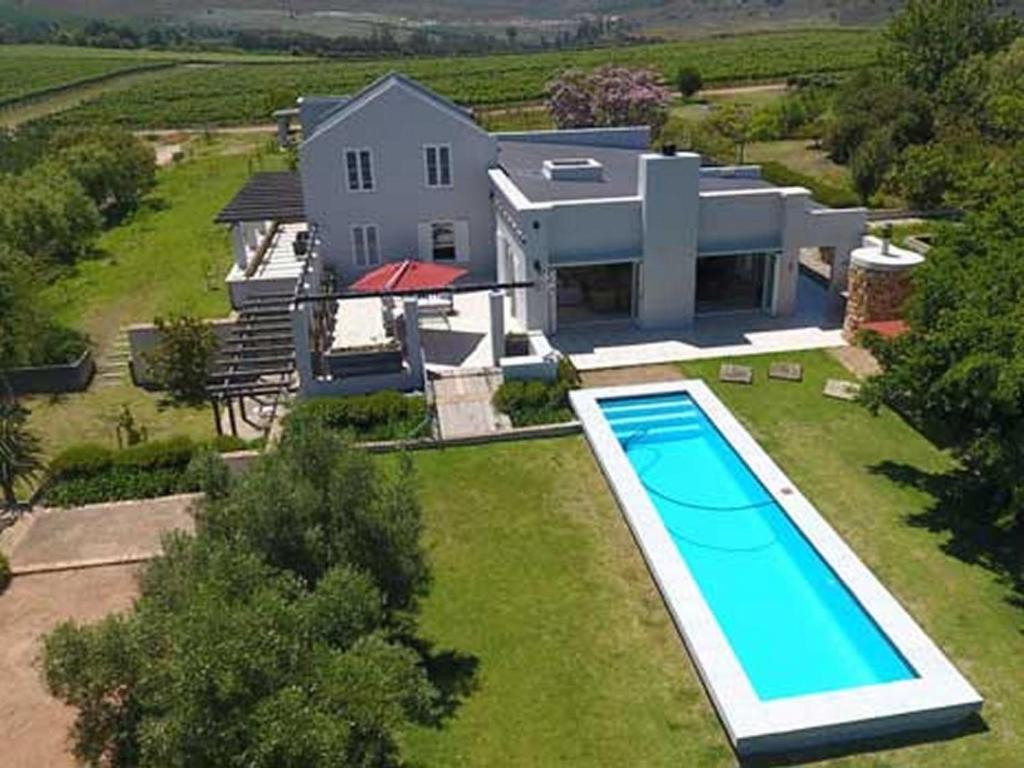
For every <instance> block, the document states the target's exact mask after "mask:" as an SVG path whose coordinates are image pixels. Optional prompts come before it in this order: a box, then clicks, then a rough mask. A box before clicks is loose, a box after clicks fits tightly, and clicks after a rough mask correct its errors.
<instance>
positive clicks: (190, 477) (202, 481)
mask: <svg viewBox="0 0 1024 768" xmlns="http://www.w3.org/2000/svg"><path fill="white" fill-rule="evenodd" d="M183 480H184V485H186V486H188V487H195V488H197V489H199V490H200V491H202V492H203V493H205V494H206V496H207V498H209V499H222V498H224V497H225V496H227V495H228V491H230V490H231V470H229V469H228V465H227V464H225V463H224V459H222V458H221V457H220V454H219V453H217V451H215V450H212V449H211V448H202V449H200V450H199V451H197V452H196V454H195V455H194V456H193V457H192V460H191V461H190V462H189V463H188V467H187V468H186V469H185V475H184V478H183Z"/></svg>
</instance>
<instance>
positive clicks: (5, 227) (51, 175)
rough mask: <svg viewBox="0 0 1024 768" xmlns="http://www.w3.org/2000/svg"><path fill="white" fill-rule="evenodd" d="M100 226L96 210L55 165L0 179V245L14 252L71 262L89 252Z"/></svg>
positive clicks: (46, 164) (41, 165)
mask: <svg viewBox="0 0 1024 768" xmlns="http://www.w3.org/2000/svg"><path fill="white" fill-rule="evenodd" d="M101 224H102V219H101V217H100V214H99V211H98V210H97V209H96V205H95V204H94V203H93V202H92V200H91V199H90V198H89V196H88V195H87V194H86V192H85V190H84V189H83V188H82V185H81V184H79V183H78V182H77V181H76V180H75V179H74V178H73V177H72V176H71V175H70V174H69V172H68V170H67V168H66V167H65V166H64V165H63V164H61V163H59V162H57V161H54V160H48V161H44V162H42V163H38V164H37V165H34V166H32V167H31V168H30V169H28V170H27V171H25V172H24V173H22V174H20V175H19V176H16V177H15V176H7V177H4V176H2V175H0V242H6V243H7V244H8V245H9V246H10V247H11V248H12V249H14V250H17V251H20V252H22V253H25V254H28V255H30V256H33V257H39V258H41V259H46V260H60V261H67V262H70V261H74V260H75V259H77V258H79V257H81V256H83V255H85V254H86V253H87V252H88V250H89V248H90V246H91V245H92V242H93V240H94V239H95V237H96V235H97V234H99V231H100V225H101Z"/></svg>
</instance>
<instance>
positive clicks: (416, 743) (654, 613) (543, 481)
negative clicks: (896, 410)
mask: <svg viewBox="0 0 1024 768" xmlns="http://www.w3.org/2000/svg"><path fill="white" fill-rule="evenodd" d="M778 359H786V360H796V361H799V362H802V363H803V364H804V366H805V371H806V379H805V381H804V382H803V383H800V384H793V383H787V382H776V381H768V380H767V378H766V372H767V366H768V363H769V362H770V361H771V360H778ZM742 362H743V363H744V364H748V365H753V366H754V368H755V370H756V376H757V378H756V383H755V384H754V385H753V386H752V387H742V386H736V385H733V386H729V385H721V384H718V383H717V381H715V379H716V377H717V371H718V366H719V365H720V363H721V361H707V362H701V363H695V364H687V365H686V366H685V367H684V370H685V372H686V373H687V374H689V375H692V376H701V377H704V378H706V379H707V380H708V381H709V382H711V385H712V387H713V388H714V389H715V390H716V391H717V392H718V393H719V395H720V396H721V397H722V398H723V399H724V400H725V402H726V403H727V404H728V406H729V407H730V408H731V409H732V410H733V412H734V413H735V414H736V415H737V416H738V417H739V418H740V420H741V421H743V422H744V423H745V424H746V425H747V427H748V428H749V429H750V430H751V432H752V433H753V434H754V436H755V437H756V438H757V439H758V441H759V442H760V443H761V444H762V445H763V446H764V447H765V448H766V449H767V450H768V451H769V453H771V454H772V456H773V457H774V458H775V459H776V461H778V462H779V464H781V465H782V467H783V469H784V470H785V471H786V472H787V473H788V474H789V476H790V477H791V478H792V479H793V481H794V482H795V483H796V484H797V485H798V486H799V487H800V489H801V490H802V491H803V492H804V493H805V494H807V495H808V496H809V497H810V498H811V499H812V501H813V502H814V503H815V504H816V506H817V507H818V509H819V510H820V511H821V513H822V514H823V515H824V516H825V517H826V518H827V519H828V520H829V521H830V522H831V523H832V524H833V525H834V526H835V527H836V528H837V529H838V531H839V532H840V533H841V534H842V535H843V537H844V538H845V539H846V541H848V542H849V543H850V544H851V546H852V547H853V548H854V550H855V551H856V552H857V553H858V554H859V555H860V557H861V558H862V559H863V560H864V562H865V563H867V565H868V566H869V567H870V568H871V569H872V570H873V571H874V572H875V573H876V574H877V575H878V576H879V577H880V578H881V579H882V581H883V582H884V583H885V584H886V586H887V587H888V588H889V589H890V590H891V591H892V592H893V593H894V594H895V595H896V596H897V598H898V599H899V600H900V601H901V602H902V603H903V604H904V605H905V606H906V607H907V608H908V609H909V610H910V612H911V613H912V614H913V615H914V616H915V618H916V619H917V620H918V621H919V622H920V623H921V624H922V625H923V627H924V628H925V630H926V631H927V632H928V634H929V635H930V636H931V637H932V638H933V639H934V640H935V641H936V642H937V643H938V644H939V645H940V647H942V648H943V650H944V651H945V652H946V653H947V654H948V655H949V656H950V657H951V658H952V659H953V661H954V662H955V663H956V664H957V666H958V667H959V668H960V669H961V670H962V671H963V672H964V673H965V674H966V675H967V676H968V678H969V679H970V680H971V682H972V683H973V684H974V685H975V686H976V687H978V689H979V690H980V691H981V692H982V694H983V695H984V696H985V697H986V700H987V703H986V707H985V710H984V718H985V722H986V724H987V727H988V730H987V731H985V732H978V733H971V734H968V735H960V736H958V737H957V738H951V739H949V740H942V739H939V740H934V741H930V742H925V743H920V744H916V745H909V746H906V745H905V746H902V747H900V748H893V746H892V744H874V745H872V746H871V748H870V749H868V750H866V751H862V752H860V753H853V754H850V755H847V756H845V757H833V758H832V759H830V760H826V761H824V762H822V763H821V764H822V765H830V766H843V767H844V768H848V767H850V766H875V767H878V768H880V767H881V766H886V767H888V768H902V767H906V768H911V767H913V768H918V767H924V768H928V767H929V766H933V767H934V768H948V767H949V766H967V765H970V766H980V767H982V768H1002V767H1004V766H1005V767H1006V768H1010V767H1011V766H1016V765H1019V764H1020V760H1019V758H1020V755H1021V754H1024V732H1022V730H1021V728H1020V723H1022V722H1024V687H1022V686H1021V685H1020V681H1021V679H1022V669H1021V665H1022V659H1024V634H1022V632H1021V629H1022V626H1024V614H1022V609H1021V607H1020V605H1019V604H1017V605H1015V604H1013V603H1012V602H1011V600H1012V599H1013V597H1014V595H1013V594H1012V593H1011V591H1010V589H1009V588H1008V587H1007V585H1006V584H1005V582H1004V581H1003V580H1002V578H1001V577H1000V576H999V575H998V574H995V573H993V572H992V571H989V570H986V569H985V568H983V567H981V566H979V565H976V564H970V563H967V562H963V561H961V560H959V559H957V558H955V557H952V556H951V555H949V554H946V553H945V552H944V551H943V546H944V545H945V544H946V543H947V542H948V539H949V536H948V534H946V533H943V532H941V531H930V530H929V529H928V527H927V526H923V525H919V524H914V523H913V520H914V519H915V518H916V517H918V516H922V515H926V514H927V512H928V510H929V509H930V508H931V507H932V506H933V505H934V504H935V503H936V500H935V498H934V497H933V496H932V495H931V494H930V493H928V492H927V491H926V490H923V489H922V488H920V487H918V486H917V485H915V484H910V483H907V482H905V481H900V480H898V479H896V477H895V476H896V475H899V476H900V477H922V478H928V477H931V478H936V477H941V476H942V473H944V472H946V471H948V470H949V469H950V468H951V462H950V460H949V458H948V457H947V456H946V455H945V454H943V453H942V452H940V451H938V450H936V449H935V448H934V447H933V446H932V445H931V444H929V443H928V442H927V441H926V440H925V439H924V438H923V437H921V436H920V435H919V434H917V433H916V432H915V431H914V430H912V429H911V428H910V427H909V426H907V425H906V424H905V423H904V422H903V421H902V420H900V419H899V418H898V417H896V416H895V415H894V414H892V413H889V412H885V411H883V412H882V413H881V414H880V415H879V416H878V417H874V416H871V415H870V414H869V413H868V412H867V411H865V410H864V409H863V408H862V407H861V406H859V405H857V404H852V403H845V402H839V401H832V400H828V399H826V398H824V397H822V395H821V394H820V392H821V388H822V386H823V383H824V380H825V379H826V378H829V377H836V378H849V374H847V373H846V372H845V371H844V370H843V369H842V368H841V367H840V366H839V365H838V364H837V363H836V362H835V361H833V360H832V359H831V358H830V357H829V356H828V355H827V354H825V353H823V352H811V353H797V354H790V355H784V356H781V357H780V356H774V357H766V358H744V359H743V360H742ZM415 461H416V465H417V469H418V472H419V477H420V483H421V485H422V488H423V500H424V504H425V510H426V521H427V544H428V547H429V552H430V556H431V561H432V563H433V567H434V576H435V579H434V584H433V587H432V591H431V593H430V595H429V596H428V598H427V599H426V602H425V605H424V610H423V627H424V630H425V633H426V635H427V636H428V637H429V638H431V639H432V640H433V641H434V643H435V646H436V647H435V650H438V651H440V650H454V651H457V652H458V653H460V654H464V655H467V656H470V657H475V659H476V663H477V665H478V666H477V675H476V689H475V690H473V691H472V692H471V693H469V695H468V696H467V697H466V698H465V701H464V703H463V704H462V706H461V707H460V708H458V709H457V710H456V712H455V713H454V715H453V717H452V718H451V719H450V720H448V721H447V722H446V723H445V724H444V725H443V727H441V728H439V729H417V730H414V731H412V732H411V733H409V734H408V735H407V738H406V746H407V752H408V754H409V757H410V758H411V760H412V762H413V764H416V765H454V766H458V765H465V766H478V765H508V766H540V765H544V766H547V765H579V766H590V765H644V766H658V765H672V766H696V767H698V768H703V767H709V768H710V767H711V766H716V767H717V766H731V765H735V757H734V755H733V754H732V753H731V751H730V750H729V748H728V746H727V740H726V737H725V735H724V732H723V731H722V729H721V727H720V725H719V723H718V722H717V720H716V719H715V716H714V714H713V708H712V706H711V704H710V703H709V701H708V699H707V696H706V694H705V693H704V691H703V689H702V688H701V686H700V685H699V683H698V682H697V679H696V677H695V673H694V671H693V667H692V664H691V663H690V661H689V659H688V657H687V656H686V653H685V650H684V649H683V646H682V643H681V642H680V640H679V639H678V637H677V636H676V635H675V632H674V630H673V627H672V625H671V622H670V620H669V618H668V614H667V612H666V609H665V608H664V606H663V605H662V603H661V600H660V598H659V596H658V594H657V592H656V591H655V589H654V587H653V585H652V582H651V579H650V577H649V575H648V573H647V571H646V568H645V566H644V564H643V561H642V559H641V557H640V555H639V553H638V550H637V549H636V546H635V544H634V543H633V541H632V539H631V537H630V535H629V532H628V530H627V529H626V527H625V525H624V524H623V522H622V520H621V517H620V515H619V513H618V511H617V509H616V507H615V504H614V502H613V500H612V497H611V495H610V493H609V491H608V489H607V485H606V483H605V481H604V479H603V478H602V476H601V474H600V472H599V471H598V470H597V468H596V466H595V463H594V461H593V460H592V458H591V457H590V454H589V451H588V449H587V447H586V444H585V443H584V441H583V439H582V438H566V439H559V440H549V441H535V442H522V443H514V444H501V445H490V446H483V447H476V448H463V449H448V450H445V451H439V452H425V453H420V454H416V456H415ZM883 467H890V468H892V471H891V473H890V474H889V475H887V474H886V473H885V472H882V471H880V469H881V468H883ZM896 468H898V471H896Z"/></svg>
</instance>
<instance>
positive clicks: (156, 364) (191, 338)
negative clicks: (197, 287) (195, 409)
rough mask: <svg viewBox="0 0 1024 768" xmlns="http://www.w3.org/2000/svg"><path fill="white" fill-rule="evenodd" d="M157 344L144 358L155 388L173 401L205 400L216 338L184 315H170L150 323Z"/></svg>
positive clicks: (193, 318) (210, 330)
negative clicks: (153, 324) (152, 325)
mask: <svg viewBox="0 0 1024 768" xmlns="http://www.w3.org/2000/svg"><path fill="white" fill-rule="evenodd" d="M154 322H155V325H156V329H157V334H158V335H159V337H160V341H159V342H158V343H157V345H156V347H155V348H154V349H153V350H152V351H151V352H149V353H148V354H147V355H145V360H146V363H147V364H148V365H149V366H150V368H151V370H152V373H153V378H154V379H155V381H156V382H157V384H158V386H160V387H161V388H162V389H165V390H167V391H168V392H169V393H170V394H171V396H172V397H173V398H175V399H176V400H181V401H182V402H186V403H198V402H202V400H203V399H204V398H205V397H206V379H207V377H208V376H209V373H210V364H211V361H212V359H213V353H214V352H215V351H216V350H217V337H216V336H215V335H214V333H213V328H211V327H210V325H209V323H206V322H205V321H203V320H200V319H198V318H196V317H190V316H188V315H173V316H171V317H170V318H169V319H164V318H162V317H158V318H156V320H155V321H154Z"/></svg>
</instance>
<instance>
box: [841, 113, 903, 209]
mask: <svg viewBox="0 0 1024 768" xmlns="http://www.w3.org/2000/svg"><path fill="white" fill-rule="evenodd" d="M897 155H898V150H897V148H896V145H895V143H894V142H893V140H892V137H891V135H890V133H889V132H888V131H875V132H873V133H871V134H870V135H869V136H868V137H867V139H866V140H865V141H864V142H862V143H861V144H860V146H858V147H857V149H856V151H855V152H854V153H853V157H852V158H850V176H851V177H852V178H853V188H854V189H855V190H857V194H858V195H860V199H861V200H862V201H864V202H865V203H866V202H868V201H869V200H870V199H871V197H872V196H873V195H874V194H875V193H876V192H878V190H880V189H881V188H882V184H883V182H884V181H885V180H886V178H887V177H888V175H889V170H890V169H891V168H892V166H893V163H894V162H895V161H896V157H897Z"/></svg>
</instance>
